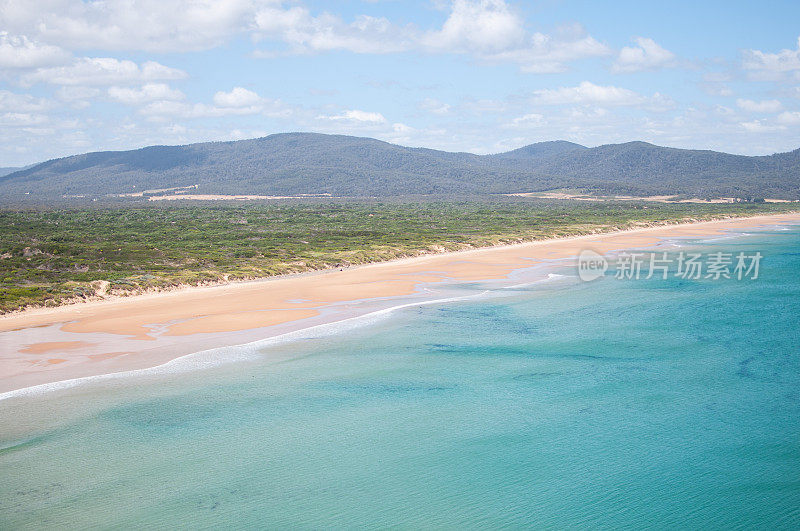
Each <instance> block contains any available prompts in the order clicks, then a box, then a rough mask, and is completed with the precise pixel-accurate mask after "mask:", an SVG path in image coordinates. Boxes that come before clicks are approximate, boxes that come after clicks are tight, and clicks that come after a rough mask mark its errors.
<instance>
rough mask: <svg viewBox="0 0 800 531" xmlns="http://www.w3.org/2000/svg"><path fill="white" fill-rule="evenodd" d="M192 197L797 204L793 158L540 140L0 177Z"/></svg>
mask: <svg viewBox="0 0 800 531" xmlns="http://www.w3.org/2000/svg"><path fill="white" fill-rule="evenodd" d="M195 185H196V188H194V189H193V190H192V193H197V194H256V195H299V194H331V195H334V196H378V197H388V196H398V195H418V194H423V195H454V194H457V195H475V194H477V195H483V194H497V193H516V192H532V191H545V190H552V189H558V188H571V189H580V190H585V191H588V192H597V193H606V194H607V193H621V194H630V195H677V194H685V195H692V196H699V197H730V196H733V197H754V196H755V197H775V198H787V199H797V198H800V149H799V150H795V151H792V152H789V153H781V154H777V155H771V156H763V157H746V156H740V155H730V154H727V153H719V152H714V151H695V150H684V149H674V148H665V147H659V146H654V145H652V144H647V143H644V142H629V143H625V144H609V145H605V146H599V147H596V148H587V147H584V146H581V145H578V144H573V143H571V142H564V141H557V142H542V143H538V144H532V145H530V146H526V147H523V148H520V149H516V150H513V151H509V152H507V153H501V154H495V155H484V156H479V155H473V154H469V153H450V152H445V151H437V150H433V149H421V148H408V147H403V146H398V145H394V144H390V143H387V142H382V141H379V140H375V139H371V138H359V137H351V136H342V135H322V134H315V133H285V134H277V135H271V136H267V137H264V138H258V139H253V140H239V141H235V142H211V143H202V144H190V145H186V146H153V147H147V148H142V149H137V150H132V151H104V152H97V153H87V154H84V155H76V156H72V157H65V158H61V159H54V160H50V161H47V162H44V163H41V164H37V165H34V166H32V167H29V168H25V169H22V170H20V171H16V172H14V173H10V174H8V175H5V176H1V177H0V199H21V198H28V199H32V198H34V197H35V198H38V199H46V198H56V197H58V198H60V197H63V196H65V195H66V196H71V195H85V196H89V197H103V196H106V195H108V194H125V193H132V192H141V191H145V190H154V189H167V188H173V187H188V186H195Z"/></svg>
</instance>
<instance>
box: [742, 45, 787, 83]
mask: <svg viewBox="0 0 800 531" xmlns="http://www.w3.org/2000/svg"><path fill="white" fill-rule="evenodd" d="M742 67H743V68H744V69H745V70H750V71H751V72H752V73H753V74H754V75H755V77H758V78H763V79H779V78H782V77H784V76H785V75H786V74H787V73H789V72H794V73H797V72H800V37H798V38H797V48H796V49H794V50H788V49H783V50H780V51H779V52H776V53H769V52H762V51H760V50H745V52H744V57H743V59H742Z"/></svg>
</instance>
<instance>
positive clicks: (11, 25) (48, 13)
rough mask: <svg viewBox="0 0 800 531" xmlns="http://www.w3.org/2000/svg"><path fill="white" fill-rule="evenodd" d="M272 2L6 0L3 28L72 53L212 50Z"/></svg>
mask: <svg viewBox="0 0 800 531" xmlns="http://www.w3.org/2000/svg"><path fill="white" fill-rule="evenodd" d="M274 3H275V2H273V1H270V0H226V1H224V2H213V1H208V0H175V1H171V2H164V1H163V0H128V1H124V2H99V1H92V2H76V1H74V0H38V1H36V2H31V1H30V0H4V2H3V9H2V11H0V21H2V27H3V28H4V29H6V30H8V31H11V32H14V33H16V34H21V35H28V36H32V37H36V38H38V39H39V40H41V41H43V42H49V43H55V42H57V43H59V44H61V46H63V47H67V48H69V49H103V50H143V51H150V52H175V51H193V50H203V49H208V48H212V47H214V46H217V45H220V44H222V43H223V42H225V41H226V40H227V39H228V38H230V37H231V36H232V35H235V34H237V33H240V32H242V31H245V30H247V29H248V28H249V27H251V25H252V21H253V17H254V13H255V12H256V11H257V10H258V9H259V8H260V7H261V6H264V5H270V4H274Z"/></svg>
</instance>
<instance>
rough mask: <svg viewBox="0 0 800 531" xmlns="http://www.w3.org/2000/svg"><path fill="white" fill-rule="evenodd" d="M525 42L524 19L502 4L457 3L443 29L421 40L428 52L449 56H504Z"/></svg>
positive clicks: (494, 0)
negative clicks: (460, 53)
mask: <svg viewBox="0 0 800 531" xmlns="http://www.w3.org/2000/svg"><path fill="white" fill-rule="evenodd" d="M524 41H525V29H524V28H523V21H522V18H521V17H519V16H518V15H517V14H516V13H514V12H512V11H511V9H510V8H509V7H508V5H506V3H505V2H504V1H502V0H480V1H477V2H475V1H468V0H455V1H454V2H453V3H452V6H451V10H450V16H449V17H447V20H446V21H445V23H444V24H443V25H442V28H441V29H440V30H437V31H431V32H429V33H427V34H425V35H423V36H422V42H423V44H424V45H425V46H426V47H427V48H429V49H431V50H437V49H438V50H442V51H446V52H455V51H462V52H464V51H477V52H479V53H493V52H501V51H503V50H508V49H510V48H519V47H521V46H522V45H523V44H524Z"/></svg>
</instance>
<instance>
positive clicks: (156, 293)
mask: <svg viewBox="0 0 800 531" xmlns="http://www.w3.org/2000/svg"><path fill="white" fill-rule="evenodd" d="M787 216H788V217H791V216H800V211H798V212H794V211H793V212H783V213H780V214H759V215H757V216H730V215H726V216H721V217H718V218H713V219H710V220H693V221H685V220H668V221H657V222H653V223H650V224H646V225H645V226H642V227H634V228H626V229H618V228H616V227H614V228H611V229H610V230H599V231H597V232H592V233H589V234H576V235H572V236H554V237H548V238H542V239H538V240H527V241H521V242H517V243H510V244H501V245H487V246H482V247H473V248H471V249H461V250H458V251H441V252H438V251H422V252H421V253H420V254H418V255H414V256H407V257H402V258H393V259H389V260H382V261H376V262H370V263H366V264H355V265H349V266H344V267H329V268H325V269H310V270H308V271H302V272H299V273H287V274H281V275H272V276H267V277H257V278H247V279H242V280H231V281H220V282H215V281H210V282H204V283H201V284H180V285H177V286H172V287H168V288H158V289H152V290H151V289H148V290H144V291H141V292H133V293H131V294H130V295H100V296H97V295H96V296H91V297H88V298H76V299H69V300H67V301H65V302H63V303H61V304H58V305H56V306H42V305H35V306H28V307H24V308H20V309H17V310H12V311H9V312H6V313H3V314H0V332H6V331H10V330H14V328H12V327H10V326H9V325H8V324H7V323H8V321H14V320H16V318H23V319H24V318H25V317H27V316H38V315H50V314H56V313H59V312H61V311H69V310H71V309H75V308H78V307H86V306H89V307H91V306H95V305H102V304H110V303H115V302H121V301H136V300H143V299H147V298H152V297H167V296H170V295H172V294H175V293H181V292H187V291H195V290H212V289H214V288H224V287H232V286H238V285H248V284H255V283H266V282H274V281H278V280H283V279H291V278H303V277H307V276H314V275H325V274H329V273H333V272H337V271H349V270H354V269H361V268H368V267H373V266H379V265H385V264H404V263H406V262H408V261H415V260H420V259H424V258H429V257H439V256H457V255H460V254H468V253H473V252H476V251H486V250H505V249H511V248H517V247H524V246H528V245H537V244H543V243H552V242H567V241H572V240H581V239H587V238H593V237H598V236H613V235H618V234H629V233H640V232H647V231H655V230H660V229H665V228H681V227H695V226H703V225H707V224H714V223H728V222H733V221H751V220H752V221H755V220H759V219H771V218H776V217H787ZM798 219H800V218H798ZM11 326H13V325H11Z"/></svg>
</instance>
